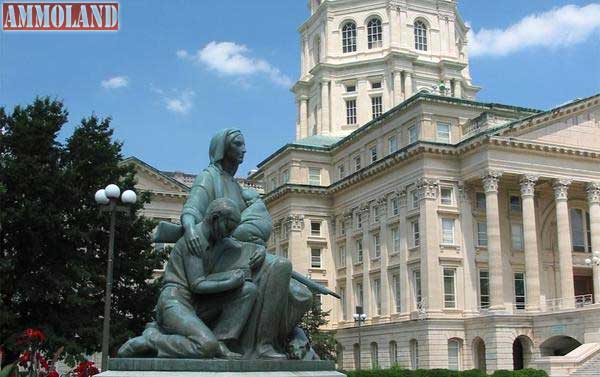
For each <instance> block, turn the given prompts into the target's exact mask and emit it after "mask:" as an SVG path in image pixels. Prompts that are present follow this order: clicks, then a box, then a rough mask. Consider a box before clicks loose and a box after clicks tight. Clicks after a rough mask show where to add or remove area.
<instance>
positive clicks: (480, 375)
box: [460, 369, 487, 377]
mask: <svg viewBox="0 0 600 377" xmlns="http://www.w3.org/2000/svg"><path fill="white" fill-rule="evenodd" d="M460 376H461V377H486V376H487V374H485V372H482V371H480V370H479V369H471V370H466V371H464V372H462V374H461V375H460Z"/></svg>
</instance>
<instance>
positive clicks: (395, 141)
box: [388, 136, 398, 153]
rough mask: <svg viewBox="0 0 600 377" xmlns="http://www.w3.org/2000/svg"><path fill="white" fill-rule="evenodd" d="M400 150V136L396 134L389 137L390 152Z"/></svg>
mask: <svg viewBox="0 0 600 377" xmlns="http://www.w3.org/2000/svg"><path fill="white" fill-rule="evenodd" d="M397 150H398V138H397V137H396V136H391V137H390V138H389V139H388V151H389V153H394V152H396V151H397Z"/></svg>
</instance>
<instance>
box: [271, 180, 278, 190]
mask: <svg viewBox="0 0 600 377" xmlns="http://www.w3.org/2000/svg"><path fill="white" fill-rule="evenodd" d="M276 188H277V177H273V178H271V190H275V189H276Z"/></svg>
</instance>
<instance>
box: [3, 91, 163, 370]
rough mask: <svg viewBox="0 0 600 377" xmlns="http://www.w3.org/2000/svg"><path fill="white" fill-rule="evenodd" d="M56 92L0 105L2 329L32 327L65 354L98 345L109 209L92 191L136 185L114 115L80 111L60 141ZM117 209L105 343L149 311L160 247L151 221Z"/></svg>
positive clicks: (123, 335) (129, 332)
mask: <svg viewBox="0 0 600 377" xmlns="http://www.w3.org/2000/svg"><path fill="white" fill-rule="evenodd" d="M67 116H68V114H67V111H66V110H65V109H64V106H63V104H62V103H61V102H60V101H55V100H54V101H53V100H50V99H49V98H42V99H40V98H38V99H36V100H35V101H34V103H33V104H32V105H29V106H26V107H20V106H17V107H15V108H14V110H13V112H12V114H11V115H5V110H4V109H0V130H2V134H3V135H2V139H0V141H1V145H0V182H2V185H3V186H4V188H5V190H4V193H0V200H1V202H0V204H1V205H2V211H1V212H2V215H0V232H1V234H0V237H1V238H0V247H1V249H0V300H1V301H0V302H1V304H0V319H1V321H0V339H3V340H6V341H5V344H6V345H7V347H9V348H11V347H14V343H13V342H12V340H14V334H16V333H18V332H20V331H22V330H23V329H25V328H27V327H38V328H41V329H43V330H44V332H45V333H46V335H47V336H48V343H47V347H48V348H49V349H50V350H53V349H56V348H58V347H60V346H64V347H65V354H66V355H67V356H68V357H69V358H71V359H72V358H79V357H80V356H81V355H82V354H91V353H93V352H97V351H99V350H100V347H101V334H102V315H103V306H104V289H105V284H106V281H105V275H106V259H107V245H108V217H107V216H106V215H99V213H98V206H97V205H96V203H95V202H94V193H95V191H96V190H97V189H98V188H101V187H104V186H105V185H106V184H108V183H116V184H118V185H119V186H120V187H122V188H132V187H133V186H134V183H135V181H134V172H133V170H132V168H131V167H128V166H122V165H121V164H120V162H121V161H122V154H121V148H122V144H121V143H119V142H116V141H114V140H113V130H112V129H111V128H110V121H111V120H110V118H107V119H99V118H98V117H96V116H91V117H89V118H86V119H83V120H82V121H81V123H80V125H79V126H77V127H76V128H75V131H74V132H73V134H72V136H71V137H69V138H68V139H67V140H66V142H65V143H60V142H58V140H57V135H58V133H59V132H60V131H61V129H62V127H63V126H64V125H65V124H66V123H67V120H68V117H67ZM139 197H140V198H139V200H138V203H136V205H135V206H134V208H133V211H132V215H131V216H128V215H126V214H120V215H119V216H118V219H117V230H116V240H115V265H114V277H115V280H114V285H113V301H112V312H111V335H112V336H111V351H112V352H114V350H115V348H116V347H117V346H118V345H119V344H121V343H122V342H123V341H124V340H126V339H127V337H129V336H133V335H134V334H136V335H137V334H139V333H140V332H141V331H142V329H143V326H144V324H145V323H146V322H147V321H149V320H150V318H151V312H152V309H153V306H154V303H155V300H156V297H157V293H158V287H157V286H156V285H155V284H153V283H149V281H151V278H152V271H153V270H154V269H155V268H157V267H159V266H161V264H162V263H163V261H164V258H165V255H164V254H162V253H157V252H155V251H154V250H153V248H152V246H151V238H150V235H151V231H152V229H153V227H154V225H155V224H154V223H153V222H152V221H150V220H148V219H145V218H143V217H141V216H139V215H138V214H137V212H136V210H139V209H141V208H142V206H143V204H144V203H146V202H148V200H149V198H148V196H147V195H145V194H142V195H139Z"/></svg>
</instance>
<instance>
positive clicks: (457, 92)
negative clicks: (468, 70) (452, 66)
mask: <svg viewBox="0 0 600 377" xmlns="http://www.w3.org/2000/svg"><path fill="white" fill-rule="evenodd" d="M452 85H453V91H454V97H456V98H462V83H461V81H460V80H456V79H454V80H453V81H452Z"/></svg>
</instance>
